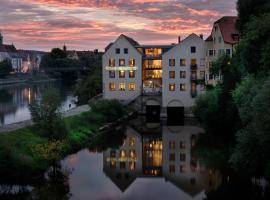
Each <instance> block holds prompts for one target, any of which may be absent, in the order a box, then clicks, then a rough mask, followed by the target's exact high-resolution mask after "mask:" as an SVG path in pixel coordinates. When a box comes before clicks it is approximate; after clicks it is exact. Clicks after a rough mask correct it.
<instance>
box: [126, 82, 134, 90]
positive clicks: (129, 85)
mask: <svg viewBox="0 0 270 200" xmlns="http://www.w3.org/2000/svg"><path fill="white" fill-rule="evenodd" d="M128 89H129V91H134V90H135V83H129V84H128Z"/></svg>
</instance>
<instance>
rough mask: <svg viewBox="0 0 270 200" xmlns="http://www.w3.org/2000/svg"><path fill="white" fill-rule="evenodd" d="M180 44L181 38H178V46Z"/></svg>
mask: <svg viewBox="0 0 270 200" xmlns="http://www.w3.org/2000/svg"><path fill="white" fill-rule="evenodd" d="M180 42H181V36H178V44H179V43H180Z"/></svg>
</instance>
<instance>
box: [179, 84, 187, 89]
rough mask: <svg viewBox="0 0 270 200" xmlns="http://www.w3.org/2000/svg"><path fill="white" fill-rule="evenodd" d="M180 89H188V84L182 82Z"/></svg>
mask: <svg viewBox="0 0 270 200" xmlns="http://www.w3.org/2000/svg"><path fill="white" fill-rule="evenodd" d="M180 91H186V84H184V83H181V84H180Z"/></svg>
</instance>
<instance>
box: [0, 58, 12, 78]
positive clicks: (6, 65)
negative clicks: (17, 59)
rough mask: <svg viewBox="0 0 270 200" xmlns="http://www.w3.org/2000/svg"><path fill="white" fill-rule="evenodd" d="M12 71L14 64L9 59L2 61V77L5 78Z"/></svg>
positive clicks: (0, 65)
mask: <svg viewBox="0 0 270 200" xmlns="http://www.w3.org/2000/svg"><path fill="white" fill-rule="evenodd" d="M11 71H12V65H11V62H10V61H9V60H4V61H2V62H0V78H5V77H6V76H7V75H9V74H10V72H11Z"/></svg>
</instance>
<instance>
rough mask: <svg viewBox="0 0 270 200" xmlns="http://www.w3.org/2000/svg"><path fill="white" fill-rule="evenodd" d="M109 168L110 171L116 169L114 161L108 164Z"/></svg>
mask: <svg viewBox="0 0 270 200" xmlns="http://www.w3.org/2000/svg"><path fill="white" fill-rule="evenodd" d="M110 168H111V169H115V168H116V162H115V161H111V162H110Z"/></svg>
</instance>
